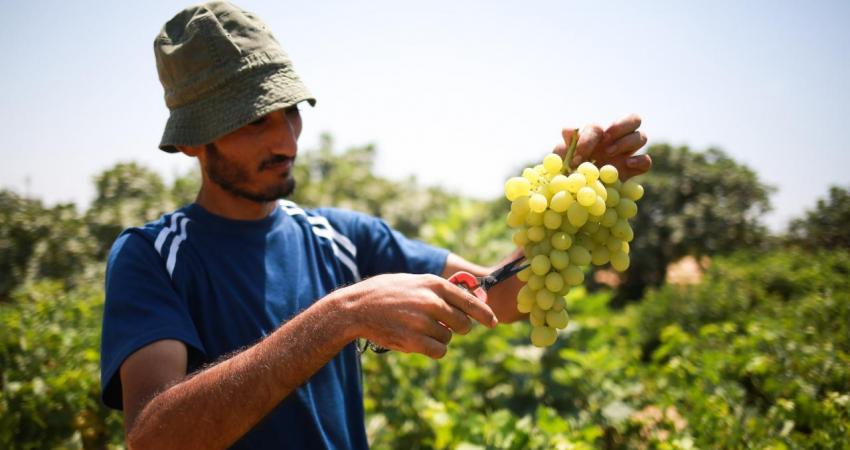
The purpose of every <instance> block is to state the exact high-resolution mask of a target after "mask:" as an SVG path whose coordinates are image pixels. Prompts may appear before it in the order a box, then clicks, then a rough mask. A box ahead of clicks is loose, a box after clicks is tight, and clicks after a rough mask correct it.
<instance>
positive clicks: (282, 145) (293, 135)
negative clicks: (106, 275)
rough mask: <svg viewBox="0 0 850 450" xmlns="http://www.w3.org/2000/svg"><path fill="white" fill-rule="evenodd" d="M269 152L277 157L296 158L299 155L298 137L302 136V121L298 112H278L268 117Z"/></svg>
mask: <svg viewBox="0 0 850 450" xmlns="http://www.w3.org/2000/svg"><path fill="white" fill-rule="evenodd" d="M267 120H268V121H269V122H270V123H269V130H270V133H269V142H267V144H266V145H267V147H268V149H269V151H270V152H271V153H273V154H276V155H284V156H287V157H290V158H294V157H295V155H296V154H297V153H298V136H299V135H300V134H301V123H300V122H301V120H300V116H298V112H297V110H296V112H295V113H294V114H292V113H289V114H287V111H286V110H283V109H281V110H277V111H274V112H272V113H270V114H269V115H268V118H267Z"/></svg>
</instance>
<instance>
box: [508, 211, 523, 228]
mask: <svg viewBox="0 0 850 450" xmlns="http://www.w3.org/2000/svg"><path fill="white" fill-rule="evenodd" d="M523 225H525V216H521V215H519V214H515V213H514V212H513V211H510V212H508V226H509V227H511V228H519V227H521V226H523Z"/></svg>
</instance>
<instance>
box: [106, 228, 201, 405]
mask: <svg viewBox="0 0 850 450" xmlns="http://www.w3.org/2000/svg"><path fill="white" fill-rule="evenodd" d="M141 233H142V232H141V231H133V230H129V231H125V232H124V233H123V234H122V235H121V236H120V237H119V238H118V239H117V240H116V241H115V244H113V246H112V250H111V251H110V255H109V260H108V263H107V270H106V299H105V304H104V311H103V333H102V335H101V361H100V369H101V396H102V399H103V402H104V403H105V404H106V405H107V406H109V407H111V408H116V409H122V408H123V401H122V398H121V378H120V374H119V368H120V367H121V364H123V362H124V360H125V359H127V357H128V356H130V355H131V354H133V352H135V351H136V350H139V349H140V348H142V347H144V346H146V345H148V344H150V343H153V342H155V341H159V340H162V339H176V340H179V341H182V342H184V343H185V344H186V345H187V346H189V352H190V355H191V354H194V353H197V352H200V353H204V348H203V346H202V344H201V342H200V339H199V337H198V332H197V329H196V328H195V325H194V323H193V322H192V319H191V316H190V315H189V308H188V305H187V304H186V302H185V300H183V299H181V297H180V296H179V295H178V294H177V292H176V291H175V289H174V285H173V284H172V282H171V278H170V277H169V275H168V272H167V271H166V268H165V264H164V262H163V261H162V258H160V256H159V254H158V253H157V252H156V250H155V249H154V246H153V243H152V242H151V241H150V240H148V239H147V238H146V237H145V236H144V235H142V234H141Z"/></svg>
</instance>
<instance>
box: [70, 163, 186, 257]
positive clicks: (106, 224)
mask: <svg viewBox="0 0 850 450" xmlns="http://www.w3.org/2000/svg"><path fill="white" fill-rule="evenodd" d="M178 187H181V186H180V185H179V184H178ZM95 188H96V192H97V193H96V196H95V199H94V201H93V202H92V205H91V208H90V209H89V211H88V213H87V214H86V220H87V222H88V223H89V226H90V228H91V232H92V235H93V236H94V237H95V239H96V240H97V243H98V255H99V256H100V257H101V258H103V257H105V256H106V255H107V253H108V252H109V249H110V248H111V247H112V243H113V242H114V241H115V238H116V237H118V234H119V233H121V231H122V230H124V229H125V228H127V227H131V226H139V225H141V224H143V223H145V222H148V221H151V220H154V219H156V218H157V217H159V216H160V215H162V214H163V213H165V212H168V211H171V210H173V209H174V207H175V204H174V203H173V202H172V198H173V197H172V195H171V193H170V192H169V190H168V188H167V187H166V186H165V183H163V181H162V178H161V177H160V176H159V175H158V174H157V173H156V172H153V171H152V170H150V169H148V168H145V167H143V166H141V165H139V164H137V163H134V162H130V163H118V164H116V165H115V166H114V167H112V168H110V169H108V170H105V171H104V172H102V173H100V174H99V175H97V176H96V177H95Z"/></svg>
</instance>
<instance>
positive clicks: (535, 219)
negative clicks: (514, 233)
mask: <svg viewBox="0 0 850 450" xmlns="http://www.w3.org/2000/svg"><path fill="white" fill-rule="evenodd" d="M525 224H526V225H528V226H530V227H537V226H540V225H543V213H538V212H534V211H532V212H530V213H528V215H526V216H525Z"/></svg>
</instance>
